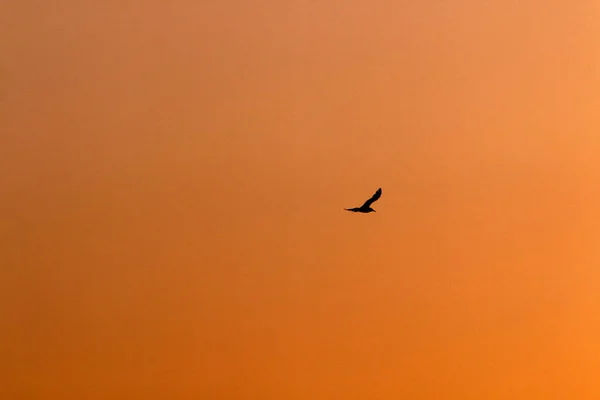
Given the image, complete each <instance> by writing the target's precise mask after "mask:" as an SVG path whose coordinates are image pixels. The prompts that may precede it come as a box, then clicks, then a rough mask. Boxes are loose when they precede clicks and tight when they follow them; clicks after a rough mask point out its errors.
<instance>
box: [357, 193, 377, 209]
mask: <svg viewBox="0 0 600 400" xmlns="http://www.w3.org/2000/svg"><path fill="white" fill-rule="evenodd" d="M380 197H381V188H379V189H377V191H376V192H375V194H374V195H373V197H371V198H370V199H369V200H367V201H365V204H363V205H362V207H365V208H369V207H371V204H373V203H375V202H376V201H377V200H379V198H380ZM362 207H361V208H362Z"/></svg>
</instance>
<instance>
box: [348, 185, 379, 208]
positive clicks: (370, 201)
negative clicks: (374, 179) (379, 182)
mask: <svg viewBox="0 0 600 400" xmlns="http://www.w3.org/2000/svg"><path fill="white" fill-rule="evenodd" d="M380 197H381V188H379V189H377V191H376V192H375V194H374V195H373V197H371V198H370V199H369V200H367V201H365V204H363V205H362V206H360V207H355V208H344V210H346V211H352V212H360V213H370V212H375V210H373V209H372V208H371V204H373V203H374V202H376V201H377V200H379V198H380Z"/></svg>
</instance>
